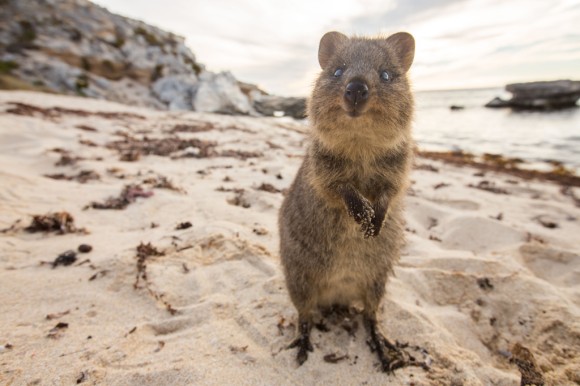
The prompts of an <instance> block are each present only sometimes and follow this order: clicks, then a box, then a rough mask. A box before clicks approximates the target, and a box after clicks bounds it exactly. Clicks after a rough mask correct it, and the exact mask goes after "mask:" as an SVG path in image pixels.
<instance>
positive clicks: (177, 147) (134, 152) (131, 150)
mask: <svg viewBox="0 0 580 386" xmlns="http://www.w3.org/2000/svg"><path fill="white" fill-rule="evenodd" d="M216 146H217V143H216V142H213V141H204V140H201V139H196V138H193V139H182V138H179V137H177V136H174V137H167V138H149V137H147V136H144V137H143V138H142V139H138V138H134V137H131V136H129V135H126V136H124V139H122V140H118V141H112V142H109V143H107V145H106V147H107V148H108V149H112V150H116V151H117V152H118V153H119V154H120V155H121V157H125V158H127V159H135V158H138V156H141V155H158V156H162V157H168V156H171V155H172V154H173V153H176V152H178V151H183V150H186V149H189V148H196V149H198V153H197V154H191V153H187V155H183V156H182V157H194V158H205V157H210V156H213V155H215V150H214V148H215V147H216ZM128 155H131V156H130V157H129V156H128ZM127 159H125V160H127Z"/></svg>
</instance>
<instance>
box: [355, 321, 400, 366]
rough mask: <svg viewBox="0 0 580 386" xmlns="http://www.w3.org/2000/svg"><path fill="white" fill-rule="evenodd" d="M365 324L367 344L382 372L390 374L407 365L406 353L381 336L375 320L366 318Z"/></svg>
mask: <svg viewBox="0 0 580 386" xmlns="http://www.w3.org/2000/svg"><path fill="white" fill-rule="evenodd" d="M365 324H366V326H367V329H368V331H369V335H370V336H369V339H368V341H367V343H368V345H369V347H370V348H371V352H376V353H377V356H378V357H379V361H380V364H381V369H382V371H384V372H386V373H390V372H393V371H394V370H396V369H399V368H401V367H404V366H406V365H408V364H409V358H407V355H406V353H405V352H404V351H403V350H401V349H399V348H398V347H397V346H396V345H394V344H393V343H391V342H390V341H389V340H388V339H387V338H385V337H384V336H383V334H382V333H381V332H380V331H379V329H378V327H377V321H376V320H375V319H371V318H366V319H365Z"/></svg>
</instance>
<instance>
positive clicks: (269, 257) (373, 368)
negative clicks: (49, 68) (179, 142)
mask: <svg viewBox="0 0 580 386" xmlns="http://www.w3.org/2000/svg"><path fill="white" fill-rule="evenodd" d="M9 102H21V103H26V104H30V105H34V106H39V107H53V106H60V107H65V108H68V109H81V110H85V111H100V112H104V111H109V112H111V111H112V112H132V113H136V114H139V115H142V116H144V117H146V119H137V118H130V117H129V118H127V117H125V118H103V117H99V116H94V115H92V116H86V117H83V116H78V115H74V114H70V113H63V114H60V115H59V116H56V117H52V118H50V117H42V116H41V115H36V116H33V117H30V116H21V115H15V114H10V113H6V112H5V111H6V110H7V109H9V108H13V107H14V105H10V104H9ZM203 122H211V123H213V124H214V125H215V126H216V128H215V129H213V130H210V131H204V132H199V133H180V134H179V135H180V136H182V137H184V138H199V139H204V140H213V141H217V142H218V144H219V145H218V147H217V150H218V151H221V150H226V149H234V150H243V151H258V152H262V153H263V156H261V157H257V158H248V159H247V160H241V159H238V158H232V157H213V158H201V159H197V158H183V159H175V160H172V159H171V158H169V157H161V156H145V157H141V159H140V160H138V161H136V162H123V161H119V156H118V154H117V153H116V152H115V151H113V150H109V149H106V148H104V147H103V145H104V144H106V143H107V142H109V141H112V140H120V139H122V137H120V136H118V135H114V133H115V132H116V131H119V130H120V131H124V132H127V133H129V134H131V135H134V136H137V137H141V136H142V135H143V134H142V133H143V132H144V131H146V132H148V134H147V135H148V136H149V137H150V138H156V137H164V136H165V137H166V136H169V135H170V134H167V133H164V131H165V130H169V129H171V128H173V127H174V126H175V125H177V124H196V125H199V124H201V123H203ZM77 125H86V126H90V127H93V128H95V129H96V130H97V131H95V132H90V131H83V130H80V129H78V128H76V126H77ZM305 132H306V128H305V127H303V126H301V125H300V124H299V123H295V122H293V121H290V120H285V119H266V118H244V117H227V116H218V115H209V114H196V113H175V112H170V113H167V112H157V111H150V110H144V109H137V108H131V107H127V106H123V105H119V104H114V103H109V102H101V101H95V100H90V99H83V98H72V97H64V96H54V95H48V94H37V93H26V92H1V93H0V165H1V167H0V229H4V228H8V227H10V226H11V225H12V224H13V223H14V222H15V221H17V220H19V219H21V220H22V221H21V223H20V224H18V225H17V226H16V228H17V229H16V230H12V231H8V232H5V233H3V234H0V304H1V311H0V384H2V385H28V384H38V385H61V384H76V382H77V381H79V382H81V383H82V384H89V385H92V384H99V385H101V384H102V385H105V384H106V385H173V384H175V385H184V384H200V385H201V384H203V385H207V384H211V385H225V384H248V385H256V384H267V385H285V384H298V385H314V384H317V385H319V384H333V385H334V384H344V385H351V384H353V385H355V384H368V385H376V384H386V383H390V384H394V385H519V380H520V375H519V372H518V371H517V368H516V366H515V365H514V364H511V363H510V362H509V360H508V356H509V352H510V350H511V348H512V346H513V345H514V344H515V343H520V344H522V345H523V346H525V347H527V348H528V349H530V350H531V351H532V352H533V354H534V355H535V358H536V361H537V362H538V364H539V366H540V368H541V369H542V371H543V372H544V376H545V378H546V381H547V383H546V384H549V385H571V384H575V383H576V384H580V356H579V354H580V256H579V251H580V236H579V235H580V209H579V208H577V207H575V206H574V204H573V203H572V202H571V201H570V199H569V198H567V197H565V196H563V195H562V194H560V193H559V187H558V186H556V185H553V184H547V183H539V182H527V181H523V180H520V179H517V178H514V177H509V176H505V175H495V174H492V173H488V174H487V175H486V176H485V177H477V176H474V175H473V174H474V173H475V172H476V171H475V170H472V169H469V168H456V167H451V166H447V165H443V164H440V163H438V162H434V161H428V160H424V159H418V160H417V164H430V165H432V166H435V167H436V168H438V169H439V172H437V173H436V172H432V171H427V170H415V171H414V172H413V175H412V179H413V180H414V182H415V183H414V185H413V192H412V193H411V194H410V195H409V197H408V201H407V220H408V232H407V236H408V245H407V248H406V249H405V251H404V256H403V257H402V259H401V262H400V264H399V267H398V268H397V269H396V277H395V278H393V279H392V280H391V281H390V282H389V284H388V288H387V293H388V295H387V297H386V298H385V300H384V307H383V311H382V315H381V317H382V323H381V324H382V327H383V330H384V332H385V333H386V335H387V336H388V337H390V338H391V339H393V340H395V339H396V340H398V341H400V342H408V343H409V344H410V345H417V346H419V347H421V348H424V349H426V350H427V351H428V352H429V359H430V360H431V361H432V363H431V369H430V371H425V370H423V369H421V368H418V367H408V368H404V369H400V370H397V371H396V372H395V373H394V374H391V375H387V374H383V373H381V372H379V371H378V369H377V364H378V361H377V359H376V357H375V354H373V353H371V352H370V351H369V349H368V346H367V344H366V343H365V340H366V338H367V334H366V332H365V331H364V329H363V328H362V327H360V328H358V330H357V331H356V332H355V333H354V336H349V334H348V333H347V331H346V330H345V329H343V328H342V327H341V324H344V323H347V322H348V323H350V324H349V325H350V326H352V325H354V324H355V323H356V322H357V320H356V318H355V320H353V321H347V322H345V321H339V322H337V323H338V324H334V325H333V324H332V323H330V324H329V325H330V332H320V331H318V330H314V332H313V338H312V339H313V344H314V346H315V351H314V353H312V354H311V355H310V357H309V359H308V361H307V362H306V363H305V364H304V365H303V366H301V367H297V365H296V364H295V359H294V356H295V352H294V350H285V349H284V347H285V345H287V344H288V343H289V342H290V340H291V339H292V337H293V335H294V323H295V321H296V313H295V310H294V308H293V306H292V304H291V302H290V300H289V297H288V295H287V292H286V289H285V286H284V281H283V277H282V273H281V270H280V265H279V258H278V234H277V225H276V223H277V212H278V208H279V206H280V204H281V202H282V199H283V195H282V194H281V193H271V192H266V191H262V190H257V189H256V188H257V187H259V186H260V185H261V184H262V183H268V184H272V185H273V186H274V187H275V188H277V189H285V188H287V187H288V186H289V184H290V183H291V181H292V179H293V177H294V174H295V173H296V170H297V168H298V166H299V164H300V162H301V154H303V152H304V149H305V135H304V133H305ZM139 133H141V134H139ZM79 139H84V140H90V141H93V142H95V143H96V144H98V145H99V146H98V147H90V146H86V145H82V144H80V143H79V141H78V140H79ZM55 147H60V148H63V149H66V150H70V151H71V153H72V154H73V155H77V156H82V157H85V158H87V159H85V160H81V161H79V162H78V164H77V165H75V166H63V167H58V166H54V163H55V162H56V161H57V160H58V159H59V157H60V155H59V154H57V153H55V152H51V151H50V149H52V148H55ZM96 157H102V160H100V161H99V160H95V158H96ZM110 168H119V169H121V170H122V172H121V173H123V174H125V178H124V179H119V178H117V177H115V176H113V175H111V174H109V173H107V169H110ZM81 170H94V171H96V172H98V173H99V174H100V175H101V180H98V181H89V182H87V183H85V184H81V183H79V182H75V181H61V180H53V179H50V178H47V177H44V176H43V175H44V174H54V173H65V174H76V173H78V172H79V171H81ZM138 173H140V174H141V175H140V176H138ZM155 174H160V175H163V176H166V177H168V178H169V179H170V180H171V181H172V182H173V183H174V184H175V185H177V186H179V187H181V188H183V189H184V190H185V192H183V193H180V192H175V191H171V190H166V189H153V191H154V195H153V196H152V197H150V198H139V199H137V201H136V202H135V203H132V204H130V205H129V206H128V207H127V208H126V209H124V210H97V209H88V210H83V207H85V206H86V205H87V204H89V203H90V202H93V201H95V202H102V201H104V200H105V199H106V198H107V197H110V196H116V195H118V194H119V193H120V191H121V189H122V188H123V186H124V185H126V184H128V183H140V182H141V181H142V180H143V179H145V178H147V177H150V176H154V175H155ZM278 174H279V175H280V176H281V177H282V178H281V179H280V178H278V177H277V175H278ZM226 177H229V179H231V181H229V182H228V181H224V178H226ZM484 179H487V180H490V181H494V182H495V183H496V184H497V186H499V187H502V188H505V189H507V190H508V191H509V192H510V194H509V195H501V194H493V193H490V192H487V191H482V190H477V189H473V188H469V187H467V185H468V184H470V183H471V184H477V183H478V182H479V181H481V180H484ZM508 180H509V181H508ZM441 182H445V183H447V184H450V186H446V187H442V188H439V189H434V186H435V185H436V184H438V183H441ZM144 187H146V188H147V190H150V187H147V185H144ZM219 187H224V188H242V189H244V191H243V193H241V196H240V197H238V202H242V203H246V204H249V205H250V207H249V208H244V207H242V206H235V205H232V204H230V203H228V200H229V201H230V202H234V199H235V197H236V195H237V193H236V192H233V191H232V192H219V191H216V189H217V188H219ZM577 193H578V192H577ZM56 211H67V212H69V213H70V214H72V215H73V216H74V218H75V224H76V226H77V227H84V228H86V229H87V230H88V231H89V234H87V235H84V234H66V235H55V234H39V233H35V234H30V233H26V232H24V231H23V230H22V228H23V227H24V226H26V225H28V224H29V223H30V221H31V218H32V215H36V214H46V213H48V212H56ZM499 213H502V215H503V219H502V220H497V219H494V217H496V216H497V215H498V214H499ZM537 216H542V217H541V218H542V219H544V220H549V221H553V222H556V223H557V224H558V227H557V228H555V229H549V228H546V227H543V226H542V225H541V224H540V223H539V221H537V220H536V218H537ZM184 221H190V222H191V223H192V224H193V226H192V227H191V228H188V229H185V230H175V227H176V225H177V224H179V223H181V222H184ZM151 223H156V224H158V226H157V227H155V228H152V227H151ZM438 240H441V241H438ZM141 242H144V243H149V242H150V243H152V245H154V246H155V247H157V248H158V249H159V250H163V251H164V252H165V255H164V256H157V257H149V258H148V259H147V261H146V264H147V268H146V269H147V277H148V279H147V283H148V284H147V285H145V283H144V282H143V281H141V283H140V285H139V288H137V289H135V288H134V286H133V284H134V282H135V278H136V274H137V265H136V262H137V259H136V247H137V245H139V243H141ZM81 243H88V244H90V245H92V246H93V247H94V249H93V251H92V252H90V253H89V254H79V255H78V257H79V260H78V261H77V263H75V265H72V266H68V267H62V266H60V267H57V268H55V269H51V267H50V266H49V265H46V264H44V265H43V264H40V262H41V261H52V260H54V259H55V258H56V256H57V255H59V254H60V253H62V252H64V251H66V250H68V249H76V247H77V246H78V245H79V244H81ZM87 258H88V259H90V263H84V264H81V265H78V263H79V262H81V261H83V260H85V259H87ZM95 274H97V275H96V278H94V279H93V280H89V279H90V278H91V277H93V276H94V275H95ZM155 297H157V299H156V298H155ZM165 304H170V305H171V307H173V308H174V309H175V310H176V311H177V312H176V313H175V314H171V313H170V312H168V310H167V309H166V306H165ZM62 312H67V313H66V314H65V315H62V316H60V317H58V315H56V316H57V317H56V318H55V319H51V320H48V319H47V315H49V314H58V313H62ZM59 322H62V323H68V328H62V329H57V331H56V333H55V334H56V336H55V337H53V338H50V337H47V335H49V332H50V331H51V329H52V328H53V327H55V325H56V324H57V323H59ZM348 323H347V324H348ZM359 325H360V323H359ZM53 335H54V334H53ZM327 354H336V355H338V356H343V355H348V357H347V358H346V359H344V360H341V361H339V362H338V363H335V364H333V363H327V362H325V361H324V359H323V358H324V356H325V355H327ZM419 359H420V358H419Z"/></svg>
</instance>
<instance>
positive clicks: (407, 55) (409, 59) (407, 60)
mask: <svg viewBox="0 0 580 386" xmlns="http://www.w3.org/2000/svg"><path fill="white" fill-rule="evenodd" d="M387 44H388V45H389V47H391V48H392V49H393V50H394V51H395V55H397V57H398V58H399V61H400V63H401V66H402V67H403V70H404V71H405V72H407V71H409V68H410V67H411V64H413V59H414V58H415V39H414V38H413V35H411V34H409V33H407V32H398V33H396V34H394V35H391V36H389V37H388V38H387Z"/></svg>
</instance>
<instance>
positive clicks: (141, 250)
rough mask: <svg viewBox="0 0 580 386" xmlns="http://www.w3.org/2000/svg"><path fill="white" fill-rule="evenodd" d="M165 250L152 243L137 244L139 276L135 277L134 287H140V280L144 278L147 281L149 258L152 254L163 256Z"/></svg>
mask: <svg viewBox="0 0 580 386" xmlns="http://www.w3.org/2000/svg"><path fill="white" fill-rule="evenodd" d="M163 255H165V252H161V251H159V250H158V249H157V248H156V247H154V246H153V245H151V243H147V244H143V243H140V244H139V245H138V246H137V276H136V277H135V283H134V284H133V287H134V288H139V280H140V279H142V280H143V281H144V282H146V283H147V263H146V260H147V258H149V257H151V256H163Z"/></svg>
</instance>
